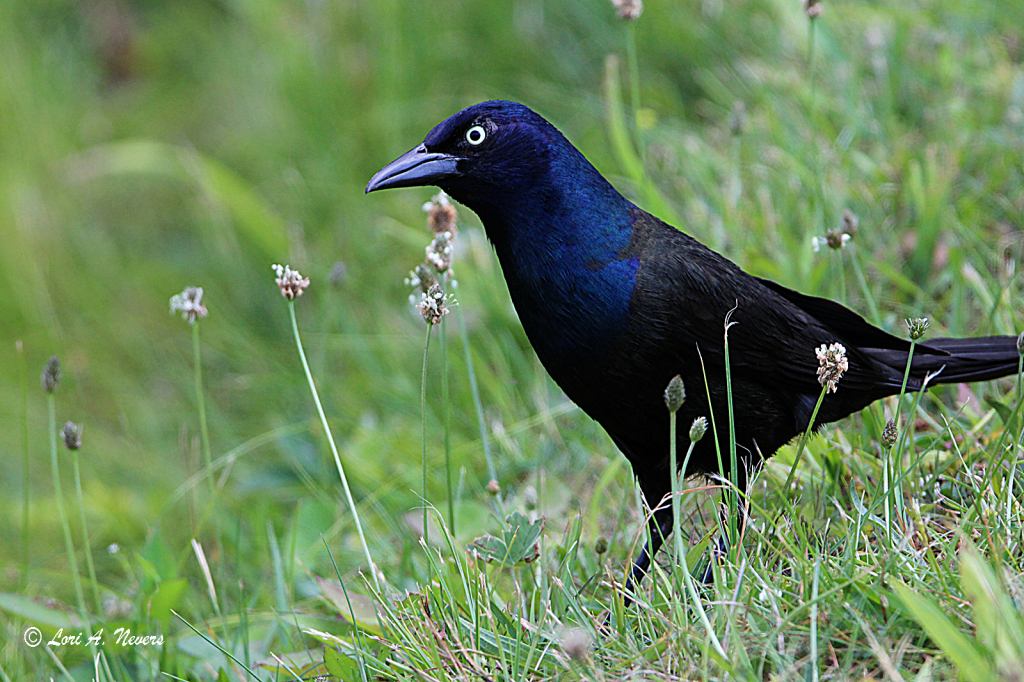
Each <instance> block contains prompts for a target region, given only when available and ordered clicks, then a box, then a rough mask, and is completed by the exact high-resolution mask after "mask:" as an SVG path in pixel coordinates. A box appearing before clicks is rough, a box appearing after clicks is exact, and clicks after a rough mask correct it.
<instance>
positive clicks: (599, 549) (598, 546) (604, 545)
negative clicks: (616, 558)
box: [594, 536, 608, 555]
mask: <svg viewBox="0 0 1024 682" xmlns="http://www.w3.org/2000/svg"><path fill="white" fill-rule="evenodd" d="M594 551H595V552H596V553H597V554H598V555H600V554H604V553H605V552H607V551H608V539H607V538H605V537H604V536H601V537H599V538H598V539H597V540H595V541H594Z"/></svg>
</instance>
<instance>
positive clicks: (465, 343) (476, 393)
mask: <svg viewBox="0 0 1024 682" xmlns="http://www.w3.org/2000/svg"><path fill="white" fill-rule="evenodd" d="M455 314H456V315H457V316H458V318H459V332H460V335H461V336H462V348H463V350H464V351H465V355H466V371H467V372H468V373H469V390H470V392H471V393H472V394H473V407H475V408H476V421H477V424H478V426H479V427H480V442H482V443H483V446H484V460H486V462H487V475H488V476H489V477H490V480H492V481H497V480H498V470H497V469H496V468H495V467H494V457H493V456H492V455H491V442H490V438H488V437H487V424H486V422H485V421H484V405H483V401H482V400H480V387H479V386H478V385H477V381H476V370H475V369H474V368H473V353H472V352H471V351H470V348H469V332H468V331H466V319H465V318H464V317H463V316H462V307H461V306H459V307H458V308H456V309H455ZM494 497H495V499H496V500H497V505H498V511H499V512H501V510H502V500H501V492H499V493H498V494H497V495H495V496H494Z"/></svg>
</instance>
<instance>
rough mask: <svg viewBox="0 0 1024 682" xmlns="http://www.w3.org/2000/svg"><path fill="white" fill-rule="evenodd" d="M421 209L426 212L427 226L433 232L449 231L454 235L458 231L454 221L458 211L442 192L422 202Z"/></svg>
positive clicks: (456, 218)
mask: <svg viewBox="0 0 1024 682" xmlns="http://www.w3.org/2000/svg"><path fill="white" fill-rule="evenodd" d="M423 210H424V211H426V213H427V227H429V228H430V230H431V232H433V233H434V234H439V233H441V232H450V233H451V234H452V236H454V235H455V233H457V232H458V228H457V227H456V225H455V223H456V221H457V220H458V218H459V212H458V211H456V210H455V206H453V205H452V202H451V200H450V199H449V198H448V195H447V194H445V193H444V192H438V193H437V194H435V195H434V196H432V197H431V198H430V201H428V202H427V203H425V204H423Z"/></svg>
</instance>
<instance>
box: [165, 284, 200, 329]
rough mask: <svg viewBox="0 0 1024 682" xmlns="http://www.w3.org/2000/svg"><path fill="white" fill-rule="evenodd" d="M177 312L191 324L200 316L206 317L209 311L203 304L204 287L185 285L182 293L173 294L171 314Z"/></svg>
mask: <svg viewBox="0 0 1024 682" xmlns="http://www.w3.org/2000/svg"><path fill="white" fill-rule="evenodd" d="M177 312H180V313H181V319H183V320H185V321H187V322H188V323H189V324H195V322H196V320H198V319H199V318H202V317H206V316H207V314H208V312H207V310H206V306H205V305H203V288H202V287H185V290H184V291H182V292H181V293H180V294H175V295H174V296H171V315H173V314H174V313H177Z"/></svg>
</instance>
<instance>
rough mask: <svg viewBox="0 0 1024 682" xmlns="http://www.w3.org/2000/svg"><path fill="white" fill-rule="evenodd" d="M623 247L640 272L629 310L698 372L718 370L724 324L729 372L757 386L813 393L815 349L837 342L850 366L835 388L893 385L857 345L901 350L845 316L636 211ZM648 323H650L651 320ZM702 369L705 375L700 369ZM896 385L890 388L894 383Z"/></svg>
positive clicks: (887, 371) (890, 373) (888, 371)
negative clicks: (676, 346)
mask: <svg viewBox="0 0 1024 682" xmlns="http://www.w3.org/2000/svg"><path fill="white" fill-rule="evenodd" d="M634 221H635V224H636V238H635V240H634V244H633V245H632V249H634V251H635V252H636V253H637V254H638V256H639V259H640V263H641V267H640V271H639V272H638V275H637V290H636V291H637V293H636V296H635V298H634V304H635V306H636V307H637V309H638V312H640V313H641V315H642V317H643V319H644V320H645V323H647V328H648V329H649V330H651V331H652V332H653V333H654V334H655V335H656V336H661V337H662V339H661V342H662V343H663V344H665V343H676V342H682V343H691V344H692V343H695V344H697V345H698V346H699V348H700V350H701V354H702V356H703V358H704V361H705V363H706V364H707V365H711V366H713V367H715V370H714V371H721V370H720V368H721V367H722V366H724V361H725V359H724V327H723V325H724V321H725V316H726V313H728V311H729V310H731V309H733V308H734V307H735V308H736V310H735V312H733V314H732V316H731V318H730V319H731V321H733V322H736V323H737V324H736V325H735V326H733V327H731V328H730V330H729V350H730V353H729V360H730V368H731V371H732V372H734V373H736V374H738V375H742V376H745V377H746V378H748V379H750V380H753V381H758V382H759V383H763V384H767V385H782V386H785V387H787V388H788V389H789V390H792V391H796V392H799V393H808V394H817V393H818V392H819V391H820V390H821V388H820V385H819V384H818V381H817V369H818V359H817V356H816V354H815V349H816V348H817V347H819V346H821V345H822V344H831V343H833V342H837V341H838V342H840V343H843V344H844V346H845V347H846V350H847V358H848V360H849V363H850V367H849V370H848V371H847V372H846V374H845V375H844V377H843V378H842V379H841V380H840V387H841V388H842V387H848V388H851V389H856V390H872V389H875V388H877V387H878V386H879V384H880V383H882V384H890V383H892V382H894V381H898V380H899V379H900V378H901V377H900V376H897V375H898V374H899V372H895V371H894V370H892V368H890V367H888V366H883V365H881V364H879V363H878V362H876V361H874V360H873V359H872V358H871V357H870V356H869V355H867V354H865V353H863V352H861V350H860V349H861V347H862V346H864V345H867V346H868V347H878V348H884V349H891V350H902V348H901V346H903V347H905V346H907V344H906V342H903V341H901V340H900V339H898V338H896V337H893V336H891V335H889V334H887V333H886V332H883V331H882V330H880V329H877V328H875V327H873V326H871V325H870V324H868V323H867V322H866V321H865V320H864V319H863V318H862V317H860V316H859V315H857V314H856V313H854V312H853V311H850V310H848V309H847V308H845V307H843V306H841V305H839V304H838V303H833V302H831V301H828V300H825V299H819V298H814V297H811V296H805V295H803V294H799V293H797V292H795V291H792V290H790V289H786V288H785V287H782V286H780V285H778V284H775V283H774V282H768V281H767V280H761V279H758V278H756V277H753V276H751V275H748V274H747V273H745V272H744V271H743V270H741V269H740V268H739V267H738V266H736V265H735V264H734V263H732V262H731V261H729V260H728V259H726V258H724V257H722V256H720V255H719V254H717V253H715V252H714V251H712V250H710V249H708V248H707V247H705V246H704V245H702V244H700V243H699V242H697V241H696V240H695V239H693V238H691V237H689V236H688V235H686V234H684V233H682V232H679V231H678V230H676V229H674V228H672V227H671V226H669V225H667V224H665V223H663V222H662V221H660V220H658V219H657V218H655V217H653V216H651V215H650V214H647V213H645V212H643V211H640V210H639V209H637V210H635V211H634ZM652 321H654V323H653V324H652V323H651V322H652ZM708 371H712V370H711V367H708ZM896 385H897V387H898V383H897V384H896Z"/></svg>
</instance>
